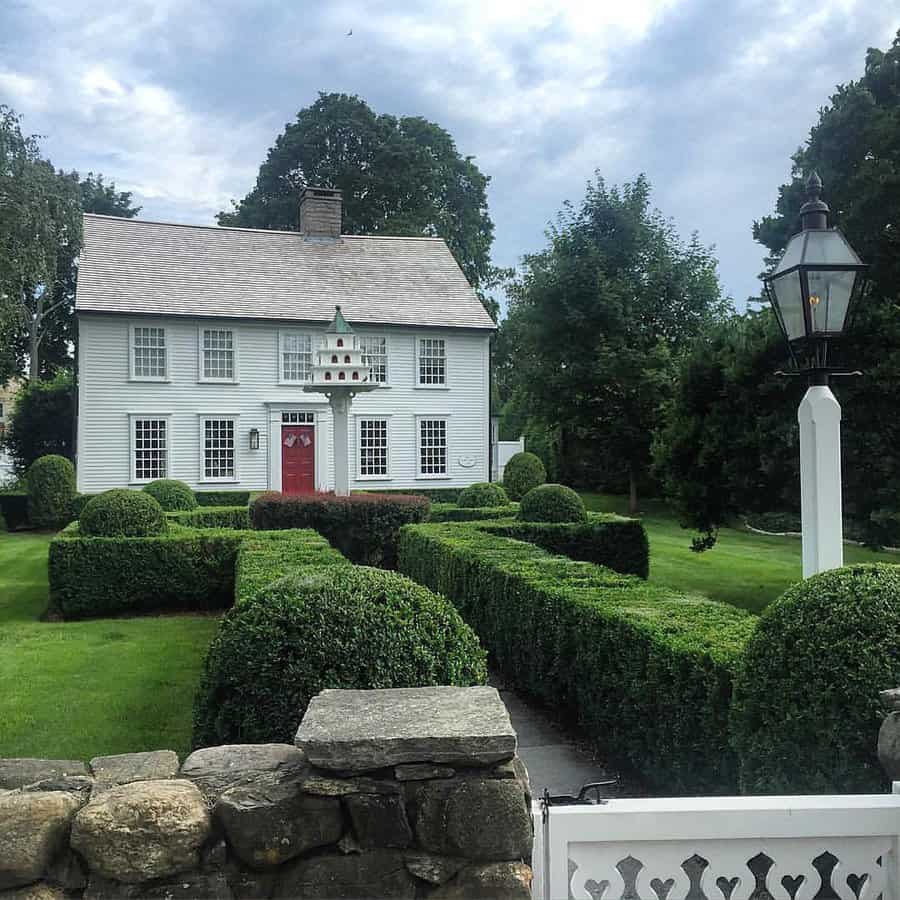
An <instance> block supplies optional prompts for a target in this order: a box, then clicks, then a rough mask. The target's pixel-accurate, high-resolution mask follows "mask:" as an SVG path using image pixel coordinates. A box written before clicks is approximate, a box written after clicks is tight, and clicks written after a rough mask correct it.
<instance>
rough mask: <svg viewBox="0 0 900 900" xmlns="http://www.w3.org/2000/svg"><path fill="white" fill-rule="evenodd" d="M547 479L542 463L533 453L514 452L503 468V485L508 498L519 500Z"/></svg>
mask: <svg viewBox="0 0 900 900" xmlns="http://www.w3.org/2000/svg"><path fill="white" fill-rule="evenodd" d="M546 480H547V470H546V469H545V468H544V464H543V463H542V462H541V461H540V459H539V458H538V457H537V456H535V455H534V454H533V453H516V454H514V455H513V456H511V457H510V458H509V462H508V463H507V464H506V466H505V468H504V469H503V487H504V488H505V490H506V493H507V495H508V496H509V499H510V500H521V499H522V498H523V497H524V496H525V495H526V494H527V493H528V492H529V491H530V490H531V489H532V488H536V487H537V486H538V485H539V484H543V483H544V482H545V481H546Z"/></svg>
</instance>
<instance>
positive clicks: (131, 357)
mask: <svg viewBox="0 0 900 900" xmlns="http://www.w3.org/2000/svg"><path fill="white" fill-rule="evenodd" d="M135 328H161V329H162V333H163V340H164V341H165V345H166V374H165V375H163V376H159V375H135V374H134V330H135ZM170 350H171V347H170V346H169V329H168V327H167V326H165V325H158V324H156V323H153V322H131V323H130V324H129V325H128V380H129V381H151V382H157V383H158V384H168V383H169V382H170V381H171V380H172V374H171V373H172V357H171V355H170V353H169V351H170Z"/></svg>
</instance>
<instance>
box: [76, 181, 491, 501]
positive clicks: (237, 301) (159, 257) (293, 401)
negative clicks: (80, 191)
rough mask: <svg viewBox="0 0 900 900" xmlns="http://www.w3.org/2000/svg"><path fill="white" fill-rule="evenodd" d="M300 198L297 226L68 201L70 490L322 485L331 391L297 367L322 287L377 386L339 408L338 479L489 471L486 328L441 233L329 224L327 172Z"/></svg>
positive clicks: (296, 489) (321, 317)
mask: <svg viewBox="0 0 900 900" xmlns="http://www.w3.org/2000/svg"><path fill="white" fill-rule="evenodd" d="M299 212H300V231H299V232H281V231H265V230H253V229H240V228H217V227H206V226H189V225H175V224H161V223H157V222H146V221H140V220H133V219H120V218H114V217H108V216H97V215H85V217H84V250H83V253H82V255H81V260H80V263H79V270H78V291H77V297H76V302H75V309H76V314H77V320H78V342H77V371H78V437H77V463H78V465H77V469H78V489H79V490H80V491H82V492H85V493H89V492H95V491H101V490H105V489H107V488H112V487H124V486H139V485H141V484H143V483H146V482H148V481H152V480H153V479H156V478H164V477H165V478H178V479H181V480H183V481H186V482H187V483H188V484H190V485H191V486H192V487H193V488H195V489H196V490H204V489H206V490H224V489H235V490H238V489H249V490H266V489H270V490H284V491H285V492H286V493H302V492H309V491H313V490H331V489H332V488H333V485H334V471H333V453H332V450H331V444H332V440H333V436H332V418H331V409H330V407H329V404H328V401H327V398H326V397H325V396H324V395H322V394H318V393H309V392H305V391H304V385H307V384H308V383H309V382H310V380H311V377H312V367H313V365H314V363H315V360H316V351H317V350H318V348H319V347H320V346H322V344H323V341H324V336H325V330H326V328H327V327H328V325H329V323H330V322H331V321H332V319H333V317H334V314H335V306H336V305H340V307H341V309H342V311H343V315H344V316H345V317H346V320H347V321H348V322H349V323H350V325H351V327H352V329H353V332H354V340H355V342H356V343H357V345H358V347H359V348H360V349H361V350H362V352H363V360H364V364H365V366H366V372H365V374H366V376H367V377H369V378H371V379H373V380H374V381H375V382H377V384H378V388H377V389H376V390H372V391H370V392H368V393H361V394H360V395H359V396H357V397H356V398H355V400H354V401H353V404H352V407H351V410H350V423H349V447H350V479H351V488H353V489H366V490H377V489H379V488H383V489H395V488H401V489H414V488H420V489H421V488H436V487H459V486H463V485H467V484H471V483H472V482H476V481H487V480H489V457H490V418H489V398H490V374H489V364H490V350H489V347H490V339H491V335H492V333H493V331H494V327H495V326H494V323H493V321H492V320H491V318H490V316H488V314H487V313H486V312H485V310H484V308H483V306H482V304H481V303H480V301H479V300H478V298H477V297H476V295H475V293H474V291H473V290H472V288H471V286H470V285H469V284H468V282H467V280H466V278H465V276H464V275H463V273H462V271H461V270H460V268H459V266H458V265H457V264H456V261H455V260H454V258H453V256H452V255H451V253H450V251H449V249H448V248H447V245H446V244H445V243H444V241H443V240H441V239H438V238H412V237H382V236H367V237H358V236H351V235H342V234H341V229H340V223H341V197H340V192H338V191H334V190H324V189H313V188H308V189H306V190H305V191H304V193H303V195H302V197H301V199H300V210H299Z"/></svg>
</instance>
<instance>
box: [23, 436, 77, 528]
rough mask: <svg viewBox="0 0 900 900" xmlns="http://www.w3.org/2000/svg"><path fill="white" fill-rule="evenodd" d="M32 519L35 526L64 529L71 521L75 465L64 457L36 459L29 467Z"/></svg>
mask: <svg viewBox="0 0 900 900" xmlns="http://www.w3.org/2000/svg"><path fill="white" fill-rule="evenodd" d="M27 482H28V518H29V520H30V522H31V524H32V525H33V526H34V527H35V528H53V529H57V528H62V527H64V526H65V525H67V524H68V523H69V522H70V521H71V515H72V514H71V509H70V508H71V503H72V498H73V497H74V496H75V467H74V466H73V465H72V463H71V461H70V460H68V459H66V458H65V457H64V456H57V455H55V454H50V455H49V456H41V457H40V458H39V459H36V460H35V461H34V462H33V463H32V464H31V468H30V469H29V470H28V476H27Z"/></svg>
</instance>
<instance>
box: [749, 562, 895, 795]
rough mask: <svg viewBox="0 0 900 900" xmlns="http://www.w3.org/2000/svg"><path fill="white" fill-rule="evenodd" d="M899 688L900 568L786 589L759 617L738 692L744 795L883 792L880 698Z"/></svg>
mask: <svg viewBox="0 0 900 900" xmlns="http://www.w3.org/2000/svg"><path fill="white" fill-rule="evenodd" d="M897 684H900V568H898V567H897V566H895V565H889V564H885V563H880V564H876V565H856V566H848V567H847V568H844V569H835V570H833V571H830V572H823V573H822V574H820V575H816V576H814V577H813V578H808V579H806V580H805V581H802V582H800V583H799V584H796V585H794V586H793V587H791V588H789V589H788V590H787V591H786V592H785V593H784V594H783V595H782V596H781V597H780V598H779V599H778V600H776V601H775V603H773V604H771V605H770V606H769V607H768V608H767V609H766V610H765V612H764V613H763V615H762V618H761V619H760V622H759V627H758V628H757V631H756V634H755V635H754V636H753V638H752V640H751V641H750V643H749V645H748V646H747V650H746V654H745V659H744V664H743V666H742V669H741V673H740V676H739V677H738V680H737V684H736V687H735V703H734V711H733V714H732V730H733V735H734V746H735V748H736V750H737V753H738V755H739V757H740V766H741V784H742V786H743V788H744V790H746V791H749V792H752V793H810V794H813V793H815V794H818V793H855V792H874V791H881V790H884V788H885V785H886V778H885V775H884V773H883V772H882V770H881V768H880V766H879V765H878V760H877V759H876V756H875V747H876V743H877V739H878V728H879V725H880V720H881V711H880V709H879V704H878V692H879V691H880V690H884V689H885V688H890V687H896V686H897Z"/></svg>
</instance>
